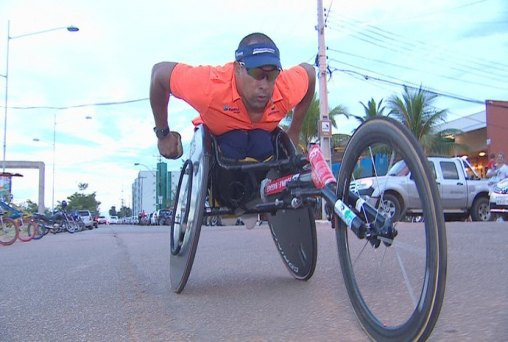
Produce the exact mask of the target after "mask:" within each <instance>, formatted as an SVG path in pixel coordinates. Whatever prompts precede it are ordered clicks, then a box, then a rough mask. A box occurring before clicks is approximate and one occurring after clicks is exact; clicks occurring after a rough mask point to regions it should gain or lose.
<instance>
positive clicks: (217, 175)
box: [170, 118, 447, 340]
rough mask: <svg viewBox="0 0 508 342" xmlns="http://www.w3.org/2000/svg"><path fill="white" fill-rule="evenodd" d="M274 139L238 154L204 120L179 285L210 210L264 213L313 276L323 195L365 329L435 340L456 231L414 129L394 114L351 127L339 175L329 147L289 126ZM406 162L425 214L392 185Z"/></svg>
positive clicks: (303, 275) (176, 264)
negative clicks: (248, 156)
mask: <svg viewBox="0 0 508 342" xmlns="http://www.w3.org/2000/svg"><path fill="white" fill-rule="evenodd" d="M272 142H273V146H274V155H273V157H272V159H271V160H268V161H264V162H258V161H253V162H248V161H242V162H238V161H233V160H228V159H227V158H225V157H224V156H222V155H221V152H220V149H219V147H218V146H217V143H216V140H215V137H214V136H213V135H212V134H211V133H210V132H209V131H208V129H207V127H206V126H204V125H199V126H196V127H195V131H194V136H193V140H192V142H191V144H190V147H189V151H188V157H187V158H186V159H185V161H184V164H183V166H182V170H181V173H180V178H179V182H178V187H177V192H176V195H175V205H174V209H173V214H174V216H173V217H174V219H173V222H172V223H171V236H170V249H171V255H170V278H171V287H172V289H173V290H174V291H175V292H177V293H180V292H181V291H182V290H183V289H184V287H185V285H186V283H187V280H188V278H189V275H190V272H191V269H192V264H193V261H194V256H195V254H196V250H197V246H198V241H199V236H200V231H201V225H202V223H203V218H206V217H207V216H222V215H233V216H240V215H246V214H264V215H265V216H267V218H268V224H269V228H270V232H271V235H272V238H273V241H274V243H275V246H276V249H277V251H278V252H279V254H280V256H281V258H282V261H283V264H284V265H285V266H286V268H287V269H288V271H289V273H290V274H291V275H292V276H293V277H294V278H296V279H299V280H308V279H310V278H311V277H312V275H313V273H314V270H315V267H316V260H317V237H316V223H315V219H314V214H313V212H314V210H313V208H314V206H315V204H316V201H317V199H319V198H321V199H322V200H324V201H325V202H326V207H327V208H328V210H327V213H328V214H327V215H328V219H329V221H330V222H331V226H332V228H333V229H334V231H335V235H336V241H337V249H338V254H339V261H340V266H341V270H342V274H343V278H344V282H345V285H346V289H347V292H348V295H349V298H350V301H351V303H352V307H353V309H354V311H355V313H356V315H357V317H358V320H359V321H360V323H361V325H362V327H363V329H364V330H365V332H366V333H367V334H368V335H369V336H370V337H371V338H372V339H374V340H387V339H396V340H424V339H426V338H427V337H428V336H429V335H430V333H431V332H432V329H433V328H434V326H435V324H436V321H437V318H438V316H439V312H440V310H441V306H442V302H443V297H444V292H445V283H446V266H447V249H446V232H445V223H444V218H443V212H442V210H441V204H440V199H439V192H438V188H437V185H436V183H435V180H434V177H433V174H432V172H431V170H430V168H429V165H428V164H427V161H426V157H425V155H424V153H423V150H422V148H421V146H420V145H419V143H418V141H417V140H416V139H415V137H414V136H413V135H412V133H410V131H409V130H408V129H407V128H406V127H405V126H403V125H401V124H400V123H398V122H396V121H394V120H392V119H390V118H375V119H371V120H368V121H366V122H365V123H363V124H362V125H361V126H360V127H359V128H358V129H357V130H356V131H355V133H354V134H353V135H352V136H351V138H350V140H349V142H348V144H347V146H346V148H345V150H344V154H343V158H342V162H341V165H340V171H339V173H338V176H337V178H335V177H334V176H333V174H332V172H331V170H330V168H329V167H328V165H327V164H326V162H325V161H324V158H323V156H322V154H321V151H320V149H319V146H317V145H315V146H312V147H311V148H310V150H309V153H308V154H307V155H301V154H298V153H297V151H296V149H295V147H294V145H293V144H292V143H291V141H290V139H289V138H288V136H287V135H286V134H285V132H284V131H282V130H280V129H276V130H275V131H274V132H273V135H272ZM400 163H404V164H405V166H406V167H407V168H408V169H409V170H410V171H411V174H412V176H411V178H412V182H414V187H415V189H416V190H414V191H413V192H414V193H411V194H410V196H411V197H412V198H413V199H415V200H418V201H420V203H421V206H419V208H422V209H421V212H417V213H414V214H417V215H418V216H421V217H422V218H423V219H422V220H421V221H420V222H411V220H409V222H405V221H403V220H399V217H397V216H395V215H393V212H394V211H393V208H391V207H390V203H393V202H392V201H391V200H388V199H393V196H396V195H395V194H394V193H392V192H390V191H389V190H388V189H386V191H384V190H383V185H386V184H387V182H388V179H389V178H390V177H392V176H391V171H390V170H391V169H392V168H393V167H396V166H397V167H400ZM380 189H381V190H380ZM205 202H207V205H206V206H205ZM399 209H400V211H401V212H402V213H406V212H407V213H408V215H410V214H411V213H413V212H412V211H410V210H407V209H408V208H399ZM413 221H414V220H413Z"/></svg>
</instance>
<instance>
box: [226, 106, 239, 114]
mask: <svg viewBox="0 0 508 342" xmlns="http://www.w3.org/2000/svg"><path fill="white" fill-rule="evenodd" d="M224 111H225V112H232V113H240V108H238V107H230V106H229V105H227V104H226V105H224Z"/></svg>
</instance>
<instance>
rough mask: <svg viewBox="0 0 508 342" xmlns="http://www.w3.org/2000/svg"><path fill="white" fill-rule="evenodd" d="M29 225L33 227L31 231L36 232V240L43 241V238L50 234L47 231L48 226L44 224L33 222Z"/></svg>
mask: <svg viewBox="0 0 508 342" xmlns="http://www.w3.org/2000/svg"><path fill="white" fill-rule="evenodd" d="M29 224H30V226H31V228H30V229H33V230H34V232H35V234H34V240H39V239H42V237H43V236H44V235H46V234H47V233H48V232H49V230H48V229H46V226H45V225H44V223H41V222H37V221H32V222H30V223H29Z"/></svg>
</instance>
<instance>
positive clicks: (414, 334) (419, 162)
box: [334, 117, 447, 341]
mask: <svg viewBox="0 0 508 342" xmlns="http://www.w3.org/2000/svg"><path fill="white" fill-rule="evenodd" d="M383 156H386V158H385V159H388V165H387V168H386V169H388V167H390V166H391V165H392V162H395V161H399V160H404V162H405V163H406V165H407V166H408V168H409V171H410V172H411V175H412V178H413V180H414V184H415V187H416V193H415V194H412V195H413V197H414V196H415V195H416V196H417V198H419V200H420V201H421V202H420V203H421V205H422V213H421V215H422V217H423V220H422V221H423V222H419V223H411V222H396V223H394V225H395V228H396V229H397V231H398V235H397V236H396V237H395V238H394V241H393V244H392V245H391V246H390V244H386V243H384V242H382V243H381V242H380V241H378V242H377V248H376V247H374V245H373V244H369V242H368V241H367V239H358V237H357V236H356V235H355V234H354V233H353V232H352V231H351V230H350V229H349V228H348V227H347V226H346V225H345V224H344V223H343V222H342V221H341V220H339V218H338V217H337V216H334V220H335V223H336V227H337V228H336V238H337V248H338V254H339V261H340V265H341V270H342V274H343V278H344V282H345V285H346V288H347V292H348V295H349V298H350V301H351V304H352V307H353V309H354V311H355V313H356V316H357V318H358V320H359V321H360V323H361V326H362V328H363V329H364V331H365V332H366V333H367V335H369V336H370V337H371V338H372V339H373V340H375V341H385V340H399V341H416V340H426V339H427V338H428V337H429V336H430V334H431V332H432V330H433V328H434V326H435V324H436V321H437V319H438V316H439V313H440V311H441V306H442V303H443V299H444V293H445V283H446V272H447V270H446V268H447V247H446V231H445V222H444V216H443V211H442V209H441V202H440V198H439V192H438V189H437V185H436V183H435V179H434V178H433V173H432V171H431V169H430V167H429V165H428V162H427V159H426V157H425V155H424V153H423V149H422V148H421V145H420V144H419V142H418V141H417V139H416V138H415V137H414V135H413V134H412V133H411V132H410V131H409V129H407V128H406V127H405V126H403V125H402V124H400V123H398V122H396V121H395V120H393V119H390V118H385V117H382V118H375V119H371V120H368V121H366V122H365V123H363V124H362V125H361V126H360V127H359V128H358V129H357V130H356V131H355V133H354V134H353V135H352V137H351V139H350V141H349V143H348V145H347V146H346V149H345V151H344V157H343V159H342V164H341V168H340V171H339V175H338V186H337V196H338V198H341V199H342V200H343V201H344V202H345V203H348V197H349V191H353V192H356V193H357V194H358V195H360V196H362V198H364V199H366V200H370V201H371V202H372V203H373V205H375V206H378V210H380V211H381V212H382V211H383V210H384V209H383V208H379V206H382V203H383V193H380V194H379V196H378V198H377V199H376V198H375V197H374V196H373V197H370V199H369V197H365V194H368V193H369V192H368V189H367V190H365V189H364V192H363V193H362V192H361V191H362V189H363V188H362V184H369V182H371V181H372V182H377V183H376V184H377V185H378V186H380V188H382V186H381V185H382V184H387V183H386V182H387V179H388V177H383V176H382V172H379V171H380V167H379V166H380V165H379V164H380V161H381V160H382V157H383ZM388 156H389V158H388ZM366 158H370V160H371V164H372V165H373V166H372V167H371V170H373V173H375V175H374V176H372V177H370V178H366V179H362V176H361V175H360V174H361V173H362V172H363V173H366V171H367V170H368V167H367V168H366V167H365V166H364V167H363V169H362V168H359V166H358V165H360V163H363V165H366V162H365V161H363V160H365V159H366ZM376 162H378V165H376ZM378 172H379V174H378ZM383 182H385V183H383ZM371 195H374V193H372V194H371ZM349 205H350V204H349ZM350 207H353V208H354V206H352V205H350ZM357 213H358V214H359V215H360V217H362V218H363V219H365V218H364V217H363V216H362V212H361V210H360V211H359V212H357ZM407 266H409V267H407ZM418 272H419V273H418Z"/></svg>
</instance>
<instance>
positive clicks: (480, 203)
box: [471, 197, 493, 222]
mask: <svg viewBox="0 0 508 342" xmlns="http://www.w3.org/2000/svg"><path fill="white" fill-rule="evenodd" d="M492 219H493V216H492V215H491V214H490V207H489V199H488V197H479V198H477V199H475V201H474V202H473V206H472V207H471V220H473V221H483V222H487V221H492Z"/></svg>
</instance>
